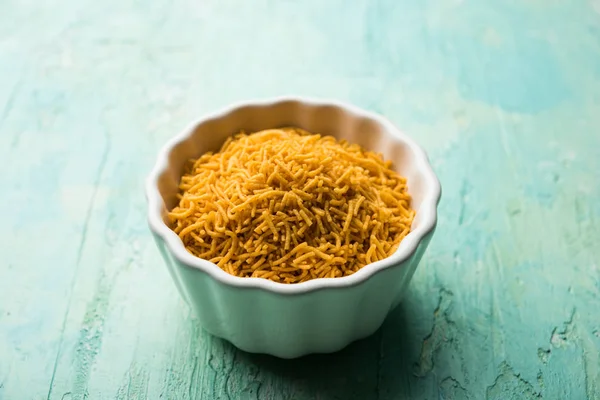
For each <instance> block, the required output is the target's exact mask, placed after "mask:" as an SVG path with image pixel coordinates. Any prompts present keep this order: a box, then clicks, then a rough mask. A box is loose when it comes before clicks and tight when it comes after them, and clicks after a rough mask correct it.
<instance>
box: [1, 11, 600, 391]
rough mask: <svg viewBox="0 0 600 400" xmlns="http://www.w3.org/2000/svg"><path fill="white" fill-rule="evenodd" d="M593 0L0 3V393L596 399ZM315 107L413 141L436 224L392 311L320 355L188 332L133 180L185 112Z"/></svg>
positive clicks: (599, 151) (598, 210)
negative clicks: (282, 354) (358, 110)
mask: <svg viewBox="0 0 600 400" xmlns="http://www.w3.org/2000/svg"><path fill="white" fill-rule="evenodd" d="M599 4H600V3H599V2H598V1H596V0H589V1H586V0H546V1H542V0H499V1H494V2H483V1H471V0H440V1H416V0H415V1H412V0H400V1H399V0H378V1H366V0H358V1H341V0H333V1H317V0H309V1H302V2H290V1H270V0H257V1H233V0H219V1H216V0H203V1H166V0H155V1H133V0H125V1H121V0H119V1H117V0H107V1H100V2H99V1H87V0H84V1H73V0H71V1H58V0H49V1H43V2H41V1H40V2H32V1H16V0H8V1H5V2H3V3H2V6H0V8H1V11H0V158H1V160H2V166H0V169H1V172H0V188H2V189H1V190H2V194H1V196H0V202H1V207H0V218H1V220H2V224H1V225H0V237H1V239H2V240H1V243H2V244H1V245H0V246H1V254H2V263H1V266H0V399H2V400H16V399H53V400H58V399H65V400H66V399H69V400H79V399H146V398H147V399H197V398H204V399H295V400H299V399H345V400H347V399H360V400H363V399H371V398H372V399H382V400H383V399H390V400H391V399H401V398H412V399H445V400H449V399H485V398H487V399H509V398H534V399H535V398H545V399H578V400H579V399H590V400H591V399H600V354H599V349H600V311H599V310H600V247H599V245H598V244H599V243H600V201H598V199H599V198H600V183H599V182H600V95H599V93H600V5H599ZM280 94H303V95H312V96H324V97H333V98H337V99H341V100H345V101H349V102H352V103H355V104H357V105H358V106H362V107H365V108H367V109H370V110H373V111H377V112H380V113H383V114H385V115H386V116H388V117H389V118H390V119H391V120H392V121H394V122H396V123H397V124H398V125H399V126H401V127H402V128H403V129H404V130H405V131H407V132H408V133H410V134H412V135H414V136H415V137H416V138H417V140H418V141H419V142H420V143H421V144H422V145H423V146H424V147H425V148H426V149H427V151H428V152H429V154H430V157H431V160H432V162H433V164H434V167H435V169H436V171H437V172H438V174H439V176H440V179H441V181H442V184H443V187H444V195H443V199H442V203H441V204H440V209H439V211H440V221H439V228H438V231H437V233H436V236H435V237H434V239H433V241H432V243H431V245H430V248H429V251H428V253H427V254H426V255H425V257H424V258H423V261H422V263H421V266H420V267H419V269H418V270H417V272H416V275H415V277H414V280H413V282H412V284H411V288H410V292H409V293H408V295H407V296H406V298H405V301H404V302H403V303H402V304H401V305H400V306H399V307H398V309H396V310H395V311H394V312H393V313H392V314H391V315H390V317H389V318H388V320H387V321H386V322H385V324H384V326H383V327H382V329H381V330H379V331H378V332H377V333H376V334H375V335H373V336H372V337H370V338H368V339H366V340H363V341H361V342H358V343H355V344H353V345H351V346H350V347H349V348H347V349H345V350H344V351H341V352H339V353H337V354H334V355H330V356H311V357H306V358H303V359H300V360H295V361H282V360H278V359H273V358H270V357H265V356H260V355H250V354H245V353H242V352H239V351H237V350H235V349H234V348H232V347H231V346H230V345H229V344H227V343H224V342H223V341H221V340H218V339H215V338H212V337H210V336H208V335H207V334H206V333H204V332H203V331H202V330H201V328H200V327H199V326H198V325H197V324H196V322H195V320H194V318H193V317H192V316H191V315H190V314H189V310H188V309H187V307H186V306H185V305H184V303H183V302H182V300H181V299H180V298H179V296H178V294H177V293H176V291H175V287H174V285H173V284H172V282H171V281H170V278H169V275H168V273H167V270H166V268H165V267H164V266H163V263H162V261H161V260H160V256H159V254H158V252H157V250H156V248H155V246H154V244H153V242H152V239H151V237H150V235H149V233H148V230H147V227H146V221H145V200H144V198H143V190H142V186H143V179H144V177H145V175H146V174H147V172H148V171H149V168H150V167H151V165H152V163H153V158H154V156H155V154H156V152H157V150H158V148H159V146H161V145H162V143H164V142H165V141H166V140H167V139H168V138H170V137H171V136H172V135H173V134H174V132H176V131H177V130H179V129H180V128H181V127H183V126H184V125H185V124H186V123H187V121H188V120H190V119H192V118H195V117H197V116H198V114H200V113H204V112H208V111H211V110H214V109H216V108H218V107H221V106H224V105H226V104H228V103H230V102H232V101H236V100H240V99H244V98H248V97H266V96H273V95H280Z"/></svg>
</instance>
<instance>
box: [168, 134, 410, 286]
mask: <svg viewBox="0 0 600 400" xmlns="http://www.w3.org/2000/svg"><path fill="white" fill-rule="evenodd" d="M179 189H180V194H179V204H178V205H177V206H176V207H175V208H174V209H173V210H172V211H171V212H170V213H169V218H170V220H171V222H172V228H173V230H174V231H175V233H177V234H178V235H179V237H180V238H181V240H182V241H183V243H184V245H185V247H186V249H187V250H188V251H189V252H190V253H192V254H193V255H195V256H197V257H200V258H203V259H205V260H209V261H211V262H213V263H215V264H217V265H218V266H219V267H221V268H222V269H223V270H224V271H226V272H228V273H230V274H232V275H236V276H240V277H259V278H265V279H271V280H273V281H275V282H281V283H299V282H304V281H307V280H310V279H315V278H335V277H341V276H347V275H351V274H353V273H354V272H356V271H358V270H359V269H360V268H361V267H363V266H365V265H367V264H369V263H372V262H375V261H378V260H381V259H383V258H386V257H388V256H390V255H391V254H392V253H393V252H394V251H395V250H396V249H397V247H398V245H399V244H400V241H401V240H402V239H403V238H404V237H405V236H406V235H407V234H408V232H409V231H410V227H411V224H412V221H413V218H414V215H415V212H414V211H413V210H412V209H411V208H410V196H409V194H408V192H407V190H406V179H405V178H403V177H401V176H400V175H398V174H397V173H396V172H394V171H393V170H392V169H391V162H389V161H387V162H384V161H383V159H382V157H381V155H379V154H375V153H372V152H368V151H365V150H363V149H362V148H361V147H360V146H358V145H355V144H349V143H347V142H345V141H340V142H338V141H336V139H335V138H333V137H330V136H321V135H314V134H310V133H309V132H306V131H303V130H300V129H296V128H284V129H269V130H264V131H260V132H257V133H253V134H245V133H243V132H242V133H240V134H237V135H235V136H233V137H231V138H229V139H228V140H227V142H226V143H225V144H224V145H223V147H222V148H221V151H219V152H218V153H206V154H204V155H203V156H201V157H200V158H198V159H197V160H191V161H190V165H189V167H188V170H187V172H186V173H185V174H184V175H183V177H182V178H181V182H180V186H179Z"/></svg>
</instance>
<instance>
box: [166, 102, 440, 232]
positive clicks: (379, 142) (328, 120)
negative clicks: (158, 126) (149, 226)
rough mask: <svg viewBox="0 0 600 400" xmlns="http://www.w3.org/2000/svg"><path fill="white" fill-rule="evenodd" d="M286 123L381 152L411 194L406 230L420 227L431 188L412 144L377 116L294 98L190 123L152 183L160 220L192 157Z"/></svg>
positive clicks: (240, 109) (173, 201)
mask: <svg viewBox="0 0 600 400" xmlns="http://www.w3.org/2000/svg"><path fill="white" fill-rule="evenodd" d="M285 126H296V127H299V128H302V129H305V130H307V131H309V132H312V133H320V134H322V135H331V136H334V137H335V138H337V139H345V140H347V141H348V142H351V143H357V144H359V145H361V146H362V147H363V148H365V149H367V150H371V151H374V152H378V153H381V154H382V155H383V157H384V159H385V160H392V162H393V168H394V169H395V170H396V171H397V172H398V173H400V174H401V175H403V176H405V177H406V178H407V184H408V191H409V193H410V195H411V196H412V204H411V207H412V208H414V209H415V210H416V211H417V215H416V218H415V220H414V222H413V226H412V229H411V230H414V229H415V228H416V227H418V226H419V224H420V223H421V220H422V218H421V213H420V212H419V211H420V208H421V204H422V202H423V199H424V197H425V196H426V193H427V191H428V189H431V188H428V187H427V179H425V178H426V177H425V176H424V171H423V170H422V169H421V168H419V167H418V163H417V160H416V159H415V158H416V154H415V148H414V144H412V145H411V143H409V142H407V141H406V138H404V137H403V135H402V134H401V133H400V132H398V131H397V130H396V129H395V128H394V127H393V126H391V124H389V123H386V122H382V121H379V120H378V119H376V118H372V117H369V116H365V115H360V114H356V113H354V112H350V111H348V110H345V109H343V108H341V107H339V106H334V105H307V104H306V103H303V102H299V101H284V102H279V103H274V104H269V105H249V106H243V107H240V108H237V109H234V110H233V111H231V112H230V113H227V114H224V115H220V116H216V117H214V118H210V119H207V120H204V121H203V122H201V123H199V124H195V125H193V126H192V127H190V128H189V129H190V130H191V133H190V132H189V131H188V135H186V137H185V138H184V139H183V140H180V141H178V142H177V143H176V144H175V145H174V146H173V147H172V151H171V152H170V154H169V156H168V157H169V159H168V165H169V167H168V168H167V169H166V170H165V171H163V172H162V174H161V175H160V176H159V179H158V182H157V183H158V190H159V192H160V194H161V196H162V198H163V201H164V205H165V207H164V208H163V215H162V217H163V221H164V222H165V223H166V224H169V221H168V219H167V218H166V211H167V210H168V209H171V208H173V207H174V206H175V205H176V204H177V197H176V194H177V191H178V188H177V187H178V183H179V180H180V178H181V175H182V173H183V168H184V165H185V163H186V161H187V160H188V159H190V158H197V157H199V156H200V155H202V154H203V153H205V152H207V151H218V150H219V148H220V147H221V145H222V144H223V143H224V141H225V140H226V138H227V137H228V136H230V135H232V134H234V133H238V132H239V131H241V130H244V131H246V132H254V131H258V130H262V129H269V128H279V127H285Z"/></svg>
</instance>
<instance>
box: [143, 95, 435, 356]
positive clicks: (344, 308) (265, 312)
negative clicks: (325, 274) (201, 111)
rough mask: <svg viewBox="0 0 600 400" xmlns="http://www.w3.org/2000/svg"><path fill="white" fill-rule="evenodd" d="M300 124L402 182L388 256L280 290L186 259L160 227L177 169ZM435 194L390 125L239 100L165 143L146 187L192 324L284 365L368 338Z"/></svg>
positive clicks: (429, 177) (428, 224) (418, 156)
mask: <svg viewBox="0 0 600 400" xmlns="http://www.w3.org/2000/svg"><path fill="white" fill-rule="evenodd" d="M292 125H294V126H299V127H301V128H304V129H306V130H308V131H311V132H316V133H322V134H331V135H333V136H336V137H337V138H338V139H339V138H343V139H346V140H348V141H350V142H355V143H358V144H360V145H362V146H363V147H365V148H367V149H369V150H374V151H377V152H381V153H383V155H384V158H386V159H391V160H392V161H393V162H394V164H398V165H396V167H397V169H398V170H399V172H400V173H401V174H403V175H404V176H406V177H407V180H408V186H409V192H410V194H411V196H413V207H415V209H416V210H417V217H416V218H415V222H414V223H413V229H412V230H411V232H410V233H409V235H407V236H406V237H405V238H404V240H403V241H402V242H401V244H400V246H399V248H398V250H397V251H396V253H394V254H393V255H392V256H391V257H388V258H386V259H384V260H381V261H378V262H376V263H373V264H370V265H368V266H365V267H363V268H362V269H361V270H359V271H358V272H356V273H355V274H353V275H351V276H348V277H343V278H330V279H315V280H311V281H308V282H304V283H301V284H293V285H286V284H280V283H276V282H272V281H269V280H265V279H259V278H239V277H235V276H232V275H229V274H227V273H226V272H224V271H223V270H221V269H220V268H219V267H218V266H216V265H215V264H213V263H210V262H208V261H205V260H201V259H199V258H196V257H194V256H192V255H191V254H190V253H188V252H187V251H186V250H185V248H184V246H183V243H182V242H181V240H180V239H179V237H178V236H177V235H176V234H175V233H174V232H173V231H172V230H171V229H170V228H169V226H168V225H167V222H166V212H167V211H166V210H167V208H170V207H171V206H172V205H173V204H174V201H175V200H174V194H175V193H176V191H177V184H178V180H179V177H180V175H181V170H182V166H183V163H184V162H185V161H186V160H187V159H189V158H191V157H198V156H199V155H201V154H202V153H204V152H206V151H209V150H213V151H214V150H217V149H218V147H219V146H220V144H221V143H222V142H223V140H224V139H225V138H226V137H227V136H229V135H230V134H232V133H235V132H237V131H239V130H242V129H243V130H246V131H256V130H260V129H267V128H273V127H281V126H292ZM440 194H441V189H440V185H439V181H438V180H437V178H436V176H435V174H434V173H433V170H432V168H431V166H430V164H429V161H428V159H427V156H426V154H425V152H424V151H423V150H422V149H421V148H420V147H419V146H418V145H416V143H415V142H414V141H413V140H412V139H410V138H408V137H407V136H406V135H404V134H403V133H401V132H400V131H399V130H398V129H396V128H395V127H394V126H393V125H392V124H391V123H390V122H389V121H387V120H386V119H384V118H383V117H380V116H378V115H376V114H372V113H369V112H366V111H362V110H359V109H357V108H356V107H353V106H350V105H345V104H342V103H338V102H332V101H317V100H312V99H305V98H304V99H303V98H277V99H273V100H263V101H252V102H245V103H241V104H239V105H235V106H232V107H228V108H227V109H225V110H223V111H221V112H219V113H216V114H213V115H210V116H208V117H205V118H202V119H201V120H199V121H197V122H195V123H193V124H191V125H190V126H189V127H188V128H187V129H185V130H184V131H183V132H182V133H181V134H180V135H178V136H176V137H175V138H174V139H172V140H171V141H169V143H167V144H166V145H165V146H164V147H163V149H162V151H161V152H160V153H159V156H158V160H157V163H156V165H155V168H154V170H153V171H152V173H151V174H150V176H149V178H148V180H147V184H146V195H147V198H148V207H149V208H148V211H149V213H148V221H149V225H150V228H151V231H152V233H153V235H154V237H155V239H156V243H157V246H158V248H159V250H160V252H161V254H162V256H163V258H164V259H165V262H166V264H167V267H168V269H169V272H170V274H171V276H172V278H173V280H174V282H175V284H176V286H177V288H178V290H179V292H180V293H181V295H182V297H183V298H184V299H185V301H186V302H187V303H188V304H189V305H190V306H191V307H192V309H193V311H194V313H195V314H196V315H197V317H198V319H199V322H200V324H201V325H202V326H203V328H204V329H206V330H207V331H208V332H210V333H212V334H213V335H215V336H218V337H221V338H224V339H226V340H228V341H230V342H232V343H233V344H234V345H235V346H237V347H239V348H240V349H242V350H245V351H249V352H258V353H267V354H272V355H275V356H278V357H282V358H293V357H298V356H302V355H305V354H309V353H327V352H333V351H336V350H339V349H341V348H343V347H345V346H346V345H348V344H349V343H351V342H352V341H355V340H357V339H360V338H362V337H366V336H368V335H370V334H371V333H373V332H374V331H376V330H377V329H378V328H379V327H380V326H381V324H382V323H383V321H384V319H385V317H386V316H387V314H388V313H389V311H390V310H391V309H393V308H394V307H395V306H396V305H397V304H398V303H399V302H400V299H401V297H402V295H403V294H404V292H405V291H406V287H407V285H408V283H409V281H410V279H411V278H412V276H413V273H414V271H415V269H416V267H417V265H418V263H419V261H420V259H421V257H422V255H423V253H424V252H425V249H426V248H427V246H428V244H429V242H430V240H431V237H432V235H433V233H434V231H435V227H436V223H437V212H436V208H437V203H438V201H439V198H440Z"/></svg>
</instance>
